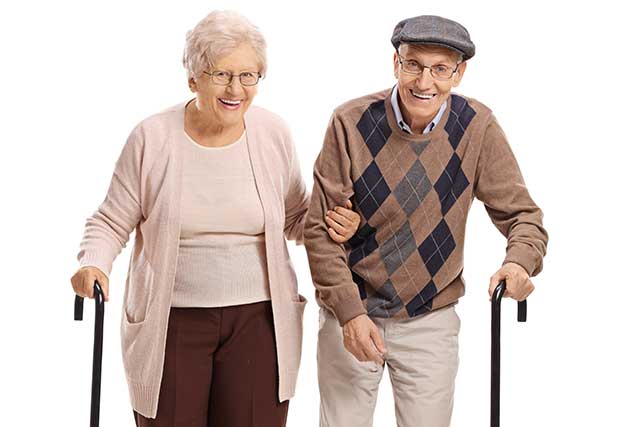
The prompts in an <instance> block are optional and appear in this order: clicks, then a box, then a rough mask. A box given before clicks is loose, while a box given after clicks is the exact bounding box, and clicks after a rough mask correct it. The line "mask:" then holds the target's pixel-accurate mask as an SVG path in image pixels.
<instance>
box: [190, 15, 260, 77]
mask: <svg viewBox="0 0 640 427" xmlns="http://www.w3.org/2000/svg"><path fill="white" fill-rule="evenodd" d="M243 43H248V44H249V45H250V46H251V47H252V48H253V50H255V52H256V55H257V57H258V66H259V68H260V69H259V70H258V71H259V72H260V74H262V75H263V76H264V75H265V74H266V72H267V52H266V50H267V43H266V41H265V39H264V37H263V36H262V34H261V33H260V31H259V30H258V27H256V26H255V25H253V24H252V23H251V22H250V21H249V20H248V19H247V18H245V17H244V16H242V15H240V14H239V13H237V12H233V11H230V10H224V11H218V10H216V11H213V12H211V13H210V14H209V15H207V16H205V17H204V19H202V20H201V21H200V22H198V24H197V25H196V26H195V27H194V28H193V30H191V31H188V32H187V37H186V42H185V46H184V54H183V56H182V64H183V65H184V68H186V70H187V77H188V78H192V77H196V76H199V75H200V74H201V73H202V72H203V71H206V70H207V69H208V68H212V67H213V66H214V65H215V62H216V58H220V57H223V56H225V55H227V54H229V53H230V52H231V51H232V50H233V49H235V48H237V47H238V46H240V45H241V44H243Z"/></svg>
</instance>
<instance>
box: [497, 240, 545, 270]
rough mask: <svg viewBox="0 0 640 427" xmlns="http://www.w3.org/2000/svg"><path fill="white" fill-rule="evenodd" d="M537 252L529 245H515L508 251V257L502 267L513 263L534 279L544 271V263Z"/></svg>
mask: <svg viewBox="0 0 640 427" xmlns="http://www.w3.org/2000/svg"><path fill="white" fill-rule="evenodd" d="M539 259H540V256H539V254H538V253H537V251H536V250H535V249H533V248H531V247H530V246H528V245H520V244H517V245H514V246H511V247H510V248H508V249H507V256H506V257H505V259H504V262H503V263H502V265H505V264H506V263H508V262H513V263H515V264H518V265H519V266H521V267H522V268H524V269H525V270H526V271H527V273H528V274H529V277H533V276H535V275H537V274H538V273H540V271H541V270H542V262H541V260H540V261H539Z"/></svg>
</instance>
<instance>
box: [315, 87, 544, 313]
mask: <svg viewBox="0 0 640 427" xmlns="http://www.w3.org/2000/svg"><path fill="white" fill-rule="evenodd" d="M390 94H391V90H385V91H381V92H378V93H375V94H372V95H368V96H364V97H362V98H358V99H354V100H352V101H349V102H347V103H346V104H343V105H342V106H340V107H338V108H337V109H336V110H335V112H334V114H333V116H332V118H331V122H330V124H329V127H328V129H327V133H326V137H325V141H324V145H323V147H322V151H321V152H320V155H319V156H318V159H317V161H316V164H315V169H314V188H313V195H312V198H311V206H310V208H309V213H308V218H307V222H306V226H305V246H306V248H307V255H308V257H309V265H310V268H311V274H312V277H313V281H314V284H315V286H316V297H317V299H318V300H319V302H320V304H322V305H324V306H325V307H327V308H329V309H330V310H331V311H333V312H334V314H335V315H336V317H337V318H338V319H339V321H340V323H341V324H344V323H345V322H347V321H348V320H350V319H352V318H354V317H356V316H357V315H360V314H363V313H368V314H369V315H370V316H375V317H400V318H402V317H411V316H417V315H419V314H422V313H426V312H428V311H431V310H435V309H438V308H441V307H444V306H446V305H450V304H452V303H454V302H456V301H457V299H458V298H460V297H461V296H462V295H463V294H464V280H463V278H462V268H463V249H464V235H465V225H466V221H467V215H468V212H469V208H470V207H471V202H472V201H473V199H474V197H477V198H478V199H480V200H481V201H482V202H484V204H485V207H486V209H487V212H488V213H489V215H490V217H491V219H492V221H493V222H494V224H495V225H496V227H497V228H498V229H499V230H500V232H501V233H502V234H503V235H505V236H506V237H507V239H508V243H507V253H506V257H505V260H504V262H505V263H506V262H514V263H517V264H520V265H521V266H522V267H524V268H525V269H526V270H527V271H528V272H529V274H530V275H535V274H537V273H538V272H540V270H541V269H542V258H543V256H544V255H545V253H546V245H547V240H548V237H547V233H546V231H545V229H544V228H543V226H542V211H541V210H540V209H539V208H538V206H536V204H535V203H534V202H533V200H532V199H531V197H530V196H529V192H528V191H527V188H526V186H525V183H524V180H523V178H522V175H521V173H520V169H519V168H518V165H517V163H516V159H515V157H514V156H513V153H512V151H511V149H510V148H509V144H508V143H507V139H506V138H505V135H504V133H503V132H502V130H501V129H500V126H499V125H498V123H497V121H496V119H495V117H494V116H493V114H492V113H491V110H489V108H487V107H486V106H484V105H483V104H481V103H480V102H478V101H476V100H474V99H471V98H466V97H463V96H460V95H455V94H452V95H451V96H450V97H449V98H448V99H447V108H446V110H445V113H444V115H443V116H442V119H441V120H440V121H439V122H438V124H437V125H436V126H435V128H434V129H433V130H432V131H431V132H430V133H429V134H427V135H410V134H407V133H406V132H402V131H401V130H400V128H399V127H398V124H397V122H396V120H395V118H394V115H393V111H392V108H391V105H390V104H391V103H390ZM346 199H351V200H352V202H353V204H354V206H355V207H356V208H357V210H358V212H359V213H360V216H361V224H360V229H359V230H358V232H357V234H356V235H355V236H354V237H353V238H352V239H351V240H350V241H349V245H348V246H347V247H346V248H344V247H342V246H337V245H332V244H331V241H330V239H329V238H328V235H327V231H326V225H325V222H324V214H325V212H326V211H327V210H329V209H332V208H333V207H335V206H336V205H344V203H345V201H346Z"/></svg>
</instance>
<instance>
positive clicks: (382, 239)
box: [71, 12, 548, 427]
mask: <svg viewBox="0 0 640 427" xmlns="http://www.w3.org/2000/svg"><path fill="white" fill-rule="evenodd" d="M391 43H392V45H393V47H394V48H395V53H394V55H393V70H394V73H395V78H396V79H397V83H396V84H395V85H394V86H393V87H392V88H391V89H387V90H384V91H381V92H377V93H374V94H371V95H367V96H364V97H361V98H358V99H354V100H351V101H349V102H347V103H344V104H342V105H341V106H339V107H338V108H337V109H335V111H334V112H333V115H332V117H331V120H330V123H329V127H328V129H327V133H326V136H325V140H324V145H323V147H322V150H321V152H320V155H319V157H318V159H317V161H316V164H315V168H314V187H313V192H312V194H311V196H309V194H308V193H307V191H306V188H305V184H304V181H303V179H302V177H301V174H300V169H299V166H298V159H297V158H296V153H295V147H294V143H293V141H292V139H291V135H290V134H289V131H288V129H287V126H286V124H285V123H284V121H283V120H282V119H281V118H279V117H278V116H276V115H275V114H273V113H271V112H269V111H267V110H264V109H262V108H258V107H255V106H252V105H251V103H252V100H253V98H254V96H255V95H256V92H257V87H258V86H257V85H258V82H259V81H260V79H261V78H262V77H264V75H265V73H266V68H267V66H266V64H267V62H266V55H265V41H264V38H263V37H262V35H261V34H260V33H259V31H258V30H257V28H256V27H254V26H253V25H252V24H251V23H250V22H248V21H247V20H246V19H245V18H244V17H242V16H240V15H238V14H237V13H232V12H213V13H211V14H210V15H208V16H207V17H205V18H204V19H203V20H202V21H201V22H200V23H198V25H196V27H195V28H194V29H193V30H192V31H190V32H189V33H188V34H187V38H186V46H185V50H184V59H183V62H184V66H185V68H186V69H187V73H188V84H189V88H190V89H191V91H192V92H193V93H194V94H195V97H194V98H193V99H191V100H189V101H187V102H184V103H181V104H179V105H177V106H174V107H171V108H169V109H167V110H165V111H162V112H160V113H158V114H155V115H153V116H151V117H149V118H147V119H145V120H143V121H142V122H140V123H139V124H138V125H137V126H136V127H135V128H134V129H133V131H132V132H131V135H130V136H129V139H128V140H127V142H126V144H125V146H124V148H123V150H122V153H121V155H120V158H119V159H118V161H117V163H116V166H115V171H114V173H113V177H112V180H111V184H110V187H109V189H108V192H107V195H106V198H105V200H104V202H103V203H102V204H101V205H100V207H99V208H98V210H97V211H96V212H95V214H93V216H91V217H90V218H89V219H88V220H87V223H86V226H85V231H84V236H83V239H82V242H81V244H80V252H79V254H78V259H79V261H80V269H79V270H78V271H77V272H76V273H75V275H74V276H73V277H72V278H71V282H72V286H73V289H74V290H75V292H76V293H77V294H79V295H82V296H87V297H92V296H93V290H92V285H93V282H94V280H98V282H100V284H101V285H102V287H103V288H104V290H105V294H106V296H107V300H108V284H109V281H108V276H109V274H110V271H111V266H112V263H113V261H114V259H115V258H116V256H117V255H118V253H119V252H120V251H121V250H122V248H123V247H124V246H125V244H126V242H127V240H128V239H129V234H130V233H131V232H132V231H133V230H134V229H135V231H136V236H135V243H134V247H133V249H132V254H131V261H130V267H129V272H128V277H127V283H126V286H125V294H124V306H123V310H122V330H121V336H122V352H123V362H124V367H125V371H126V375H127V380H128V384H129V391H130V397H131V402H132V405H133V410H134V417H135V421H136V424H137V425H138V426H139V427H141V426H185V427H186V426H199V427H200V426H218V427H219V426H224V427H236V426H237V427H248V426H264V427H276V426H284V425H285V423H286V418H287V410H288V401H289V399H290V398H291V397H292V396H293V394H294V388H295V383H296V376H297V372H298V367H299V364H300V353H301V342H302V313H303V310H304V307H305V303H306V301H305V299H304V298H303V297H302V296H300V295H299V294H298V289H297V283H296V277H295V273H294V270H293V268H292V265H291V262H290V259H289V255H288V253H287V247H286V244H285V238H286V239H290V240H296V241H297V242H298V243H300V242H304V244H305V246H306V249H307V253H308V257H309V264H310V267H311V273H312V277H313V281H314V285H315V287H316V299H317V301H318V302H319V304H320V306H321V309H320V330H319V334H318V380H319V387H320V401H321V408H320V424H321V425H322V426H331V427H361V426H362V427H364V426H371V425H372V422H373V412H374V407H375V402H376V394H377V390H378V384H379V382H380V379H381V378H382V373H383V370H384V367H385V366H388V368H389V374H390V376H391V381H392V385H393V391H394V397H395V405H396V417H397V422H398V425H401V426H405V427H406V426H421V427H424V426H448V425H449V423H450V418H451V412H452V407H453V392H454V381H455V376H456V371H457V367H458V342H457V337H458V331H459V327H460V322H459V319H458V316H457V314H456V312H455V309H454V306H455V304H456V302H457V300H458V299H459V298H460V297H461V296H462V295H463V294H464V280H463V278H462V269H463V247H464V235H465V223H466V219H467V214H468V212H469V208H470V206H471V203H472V201H473V198H474V197H477V198H479V199H480V200H481V201H482V202H484V204H485V206H486V209H487V212H488V213H489V215H490V217H491V219H492V221H493V222H494V224H495V225H496V227H497V228H498V229H499V230H500V231H501V232H502V234H504V235H505V237H506V238H507V239H508V245H507V249H506V257H505V259H504V263H503V264H502V266H501V268H500V269H498V271H497V272H496V273H495V274H494V275H493V277H491V280H490V284H489V293H491V292H492V291H493V289H494V288H495V286H496V285H497V283H498V282H499V281H500V280H502V279H506V280H507V293H506V295H507V296H510V297H512V298H515V299H517V300H522V299H524V298H526V297H527V296H528V295H529V294H530V293H531V292H532V291H533V285H532V283H531V281H530V279H529V278H530V276H534V275H536V274H537V273H538V272H539V271H540V270H541V268H542V259H543V256H544V255H545V253H546V245H547V240H548V237H547V233H546V231H545V229H544V228H543V225H542V212H541V211H540V209H539V208H538V207H537V206H536V204H535V203H534V202H533V200H532V199H531V197H530V196H529V193H528V191H527V188H526V186H525V184H524V181H523V178H522V175H521V173H520V170H519V168H518V165H517V163H516V159H515V158H514V155H513V153H512V151H511V149H510V148H509V144H508V143H507V139H506V138H505V135H504V133H503V132H502V130H501V128H500V126H499V125H498V122H497V121H496V118H495V117H494V115H493V114H492V113H491V110H490V109H489V108H487V107H486V106H485V105H483V104H482V103H480V102H478V101H476V100H475V99H472V98H468V97H464V96H461V95H457V94H453V93H451V89H452V88H453V87H456V86H458V84H459V83H460V81H461V79H462V76H463V75H464V72H465V69H466V65H467V62H466V61H467V60H469V59H470V58H471V57H473V55H474V53H475V47H474V44H473V43H472V42H471V40H470V38H469V34H468V32H467V30H466V29H465V28H464V27H463V26H462V25H460V24H458V23H456V22H454V21H451V20H448V19H444V18H441V17H437V16H419V17H414V18H410V19H406V20H403V21H401V22H400V23H398V24H397V26H396V27H395V29H394V31H393V34H392V37H391Z"/></svg>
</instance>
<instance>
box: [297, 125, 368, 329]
mask: <svg viewBox="0 0 640 427" xmlns="http://www.w3.org/2000/svg"><path fill="white" fill-rule="evenodd" d="M345 135H346V133H345V130H344V125H343V123H342V122H341V120H340V119H339V118H338V117H337V116H336V115H335V114H334V116H333V117H332V119H331V122H330V124H329V127H328V129H327V132H326V135H325V139H324V144H323V147H322V150H321V151H320V155H319V156H318V158H317V160H316V163H315V166H314V170H313V192H312V195H311V204H310V206H309V212H308V214H307V221H306V225H305V232H304V244H305V247H306V249H307V257H308V258H309V268H310V269H311V276H312V279H313V283H314V286H315V287H316V290H317V291H318V295H319V298H320V301H321V302H322V303H323V304H324V305H325V306H327V307H328V308H329V309H330V310H331V311H333V313H334V314H335V316H336V317H337V318H338V321H339V322H340V324H341V325H344V324H345V323H346V322H348V321H349V320H351V319H353V318H354V317H356V316H358V315H360V314H364V313H366V311H365V309H364V306H363V304H362V301H361V299H360V293H359V291H358V287H357V285H356V284H355V283H354V282H353V279H352V275H351V270H350V269H349V266H348V264H347V255H346V250H345V247H344V246H343V245H341V244H338V243H335V242H334V241H333V240H331V237H330V236H329V232H328V229H327V224H326V223H325V220H324V217H325V215H326V213H327V212H328V211H329V210H331V209H333V208H334V207H336V206H338V205H340V206H344V205H345V203H346V201H347V200H348V199H349V198H351V197H352V196H353V194H354V192H353V182H352V180H351V173H350V170H351V161H350V158H349V154H348V151H347V148H346V137H345Z"/></svg>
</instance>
